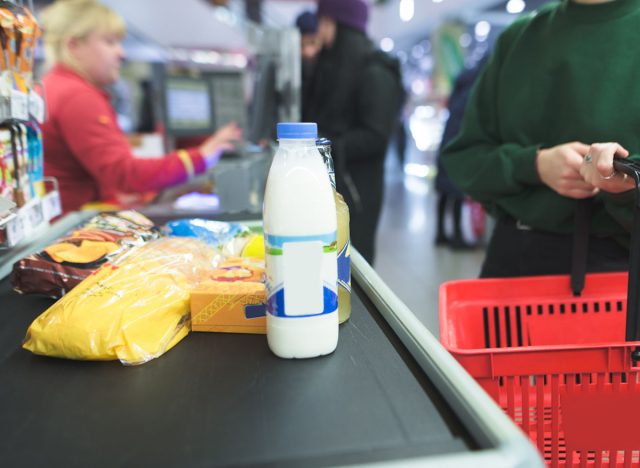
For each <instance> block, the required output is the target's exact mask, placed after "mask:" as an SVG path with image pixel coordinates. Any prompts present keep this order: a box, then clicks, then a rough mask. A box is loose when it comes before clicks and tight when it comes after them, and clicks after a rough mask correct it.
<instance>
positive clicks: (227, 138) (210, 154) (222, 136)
mask: <svg viewBox="0 0 640 468" xmlns="http://www.w3.org/2000/svg"><path fill="white" fill-rule="evenodd" d="M241 136H242V129H241V128H240V127H238V125H237V124H236V123H235V122H230V123H228V124H227V125H225V126H224V127H221V128H219V129H218V130H217V131H216V132H215V133H214V134H213V135H211V136H210V137H209V138H207V139H206V140H205V141H204V143H202V144H201V145H200V148H198V149H199V150H200V153H201V154H202V157H203V158H204V161H205V164H206V166H207V170H208V169H211V168H212V167H213V166H215V165H216V163H217V162H218V160H219V159H220V155H221V154H222V152H223V151H225V150H230V149H232V148H233V142H234V141H238V140H239V139H240V137H241Z"/></svg>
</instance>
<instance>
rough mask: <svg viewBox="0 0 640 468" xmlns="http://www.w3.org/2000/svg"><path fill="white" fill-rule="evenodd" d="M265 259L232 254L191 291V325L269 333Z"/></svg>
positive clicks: (221, 330) (215, 330)
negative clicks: (232, 255)
mask: <svg viewBox="0 0 640 468" xmlns="http://www.w3.org/2000/svg"><path fill="white" fill-rule="evenodd" d="M266 300H267V293H266V287H265V284H264V260H263V259H259V258H250V257H235V258H233V257H231V258H228V259H226V260H224V261H223V262H222V263H221V264H220V265H218V268H217V269H215V270H213V271H211V272H210V273H208V274H207V280H206V281H203V282H202V283H201V284H200V285H199V286H198V288H197V289H195V290H193V291H191V329H192V330H193V331H208V332H227V333H266V331H267V326H266V318H265V315H266Z"/></svg>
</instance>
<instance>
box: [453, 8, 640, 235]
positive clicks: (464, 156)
mask: <svg viewBox="0 0 640 468" xmlns="http://www.w3.org/2000/svg"><path fill="white" fill-rule="evenodd" d="M639 47H640V0H616V1H613V2H609V3H602V4H596V5H584V4H576V3H573V2H567V1H564V2H563V3H560V4H554V5H552V6H551V7H545V8H543V9H542V10H541V11H539V12H538V13H537V14H534V15H529V16H526V17H524V18H521V19H519V20H517V21H516V22H515V23H514V24H512V25H511V26H510V27H509V28H508V29H507V30H505V31H504V32H503V33H502V35H501V36H500V37H499V38H498V41H497V43H496V47H495V50H494V52H493V54H492V57H491V59H490V61H489V63H488V64H487V66H486V68H485V70H484V71H483V73H482V74H481V75H480V77H479V79H478V81H477V82H476V83H475V85H474V89H473V91H472V93H471V96H470V98H469V102H468V105H467V109H466V112H465V116H464V119H463V124H462V129H461V131H460V134H459V135H458V136H457V138H455V139H454V140H453V141H452V142H451V143H450V144H449V145H448V146H447V147H446V148H445V149H444V152H443V163H444V166H445V169H446V171H447V173H448V175H449V176H450V177H451V179H452V180H453V181H454V183H455V184H456V185H457V186H458V187H459V188H461V189H462V190H463V191H464V192H466V193H468V194H469V195H470V196H471V197H473V198H474V199H476V200H478V201H480V202H482V203H483V204H484V205H485V206H486V207H487V208H488V210H489V211H490V212H492V213H493V214H495V215H496V216H501V215H505V214H506V215H509V216H511V217H513V218H515V219H518V220H520V221H521V222H522V223H524V224H527V225H529V226H531V227H533V228H535V229H540V230H545V231H550V232H558V233H570V232H572V231H573V213H574V207H575V203H576V200H574V199H571V198H567V197H564V196H561V195H559V194H558V193H557V192H555V191H553V190H551V189H550V188H549V187H548V186H547V185H544V184H543V183H542V181H541V180H540V177H539V175H538V173H537V170H536V167H535V156H536V152H537V150H538V149H540V148H549V147H552V146H555V145H558V144H562V143H568V142H571V141H581V142H583V143H585V144H591V143H597V142H607V141H615V142H618V143H620V144H621V145H622V146H624V147H625V148H627V149H628V150H629V151H630V153H631V157H632V158H633V159H640V49H639ZM633 200H634V193H633V191H629V192H625V193H622V194H617V195H614V194H609V193H604V192H601V193H599V194H598V195H597V196H596V197H595V199H594V204H593V210H592V223H591V233H592V234H594V235H598V236H613V237H615V238H616V239H617V240H619V241H621V242H623V243H625V244H628V230H629V229H630V226H631V219H632V214H633ZM638 235H640V233H638Z"/></svg>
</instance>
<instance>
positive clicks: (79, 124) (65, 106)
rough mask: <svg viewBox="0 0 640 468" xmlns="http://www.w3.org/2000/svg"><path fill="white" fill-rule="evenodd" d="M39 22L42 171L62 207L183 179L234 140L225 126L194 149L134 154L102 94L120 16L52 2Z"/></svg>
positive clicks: (69, 1) (109, 77) (93, 5)
mask: <svg viewBox="0 0 640 468" xmlns="http://www.w3.org/2000/svg"><path fill="white" fill-rule="evenodd" d="M41 22H42V26H43V30H44V45H45V54H46V59H47V62H48V65H49V66H50V68H49V71H48V72H47V74H46V75H45V76H44V79H43V83H44V97H45V103H46V106H47V113H48V116H47V119H46V121H45V123H44V124H43V126H42V135H43V144H44V150H45V173H46V175H48V176H53V177H55V178H56V179H57V180H58V182H59V186H60V195H61V199H62V207H63V211H64V212H69V211H73V210H76V209H78V208H80V207H82V206H83V205H84V204H86V203H89V202H96V201H115V200H117V195H118V194H119V193H142V192H149V191H157V190H160V189H163V188H166V187H169V186H172V185H175V184H179V183H182V182H185V181H187V180H188V179H189V178H191V177H193V176H194V175H196V174H199V173H202V172H205V171H206V170H207V169H209V168H211V167H213V166H214V165H215V164H216V163H217V161H218V159H219V157H220V154H221V153H222V152H223V151H224V150H226V149H229V148H230V147H231V142H232V141H233V140H237V139H238V138H239V137H240V129H239V128H238V127H237V125H235V124H229V125H227V126H225V127H222V128H220V129H219V130H218V131H217V132H216V133H214V134H213V135H211V136H210V137H209V138H207V139H206V140H205V141H204V143H202V144H201V145H200V146H198V147H195V148H188V149H184V150H178V151H176V152H173V153H170V154H168V155H166V156H165V157H162V158H153V159H148V158H145V159H139V158H136V157H135V156H134V155H133V154H132V153H131V149H130V147H129V144H128V142H127V140H126V138H125V136H124V134H123V132H122V131H121V129H120V128H119V127H118V123H117V120H116V114H115V112H114V110H113V108H112V106H111V104H110V100H109V95H108V94H107V92H106V91H105V89H106V88H107V87H108V86H109V85H111V84H113V83H114V82H115V81H116V80H117V79H118V78H119V75H120V64H121V62H122V60H123V58H124V52H123V49H122V45H121V41H122V38H123V37H124V34H125V24H124V21H123V19H122V18H121V17H120V16H119V15H118V14H117V13H115V12H114V11H112V10H111V9H109V8H108V7H106V6H104V5H102V4H100V3H98V2H97V1H95V0H58V1H56V2H55V3H53V4H52V5H50V6H49V7H47V8H46V9H44V10H43V12H42V15H41Z"/></svg>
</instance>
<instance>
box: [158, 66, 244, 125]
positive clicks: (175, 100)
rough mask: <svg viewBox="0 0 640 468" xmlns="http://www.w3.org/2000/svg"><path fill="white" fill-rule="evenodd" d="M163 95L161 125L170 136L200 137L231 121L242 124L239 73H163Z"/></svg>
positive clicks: (242, 111)
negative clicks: (164, 74) (181, 74)
mask: <svg viewBox="0 0 640 468" xmlns="http://www.w3.org/2000/svg"><path fill="white" fill-rule="evenodd" d="M163 97H164V114H165V115H164V117H165V118H164V121H165V128H166V132H167V134H168V135H170V136H176V137H191V136H203V135H207V134H210V133H212V132H213V131H215V130H216V129H217V128H219V127H221V126H223V125H225V124H227V123H228V122H231V121H235V122H236V123H237V124H238V125H239V126H240V127H241V128H245V127H246V109H245V101H244V84H243V76H242V73H239V72H226V71H224V72H206V73H203V74H202V75H200V76H197V77H192V76H177V75H176V76H174V75H166V76H165V77H164V85H163Z"/></svg>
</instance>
